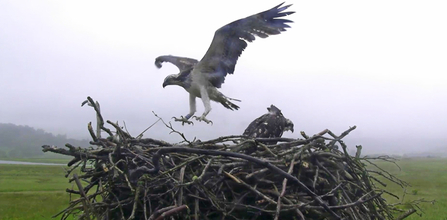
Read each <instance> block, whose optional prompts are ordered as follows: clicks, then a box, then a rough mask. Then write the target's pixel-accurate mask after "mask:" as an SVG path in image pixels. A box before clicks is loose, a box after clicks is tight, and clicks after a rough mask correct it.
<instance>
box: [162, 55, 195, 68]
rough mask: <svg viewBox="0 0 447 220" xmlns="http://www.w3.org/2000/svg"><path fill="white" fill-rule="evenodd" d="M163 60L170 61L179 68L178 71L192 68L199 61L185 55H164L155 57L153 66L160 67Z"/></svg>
mask: <svg viewBox="0 0 447 220" xmlns="http://www.w3.org/2000/svg"><path fill="white" fill-rule="evenodd" d="M164 62H169V63H172V64H174V65H175V66H176V67H177V68H178V69H179V70H180V72H184V71H185V70H189V69H192V68H193V67H194V65H196V64H197V63H198V62H199V61H198V60H196V59H192V58H187V57H177V56H172V55H165V56H159V57H157V58H156V59H155V66H156V67H157V68H161V67H162V63H164Z"/></svg>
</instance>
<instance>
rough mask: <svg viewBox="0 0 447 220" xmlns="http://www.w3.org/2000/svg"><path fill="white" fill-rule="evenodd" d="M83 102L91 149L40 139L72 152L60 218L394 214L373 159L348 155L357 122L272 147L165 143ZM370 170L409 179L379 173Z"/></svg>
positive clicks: (228, 140)
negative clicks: (92, 118) (94, 122)
mask: <svg viewBox="0 0 447 220" xmlns="http://www.w3.org/2000/svg"><path fill="white" fill-rule="evenodd" d="M88 103H89V105H91V106H92V107H94V109H95V110H96V112H97V115H98V117H97V118H98V130H102V131H105V132H106V133H107V134H109V137H107V138H101V137H100V133H101V132H98V131H97V132H96V133H95V132H93V129H92V127H91V125H89V131H90V134H91V135H92V139H93V141H92V142H91V145H92V147H90V148H88V149H87V148H79V147H78V148H77V147H74V146H71V145H69V144H67V145H66V147H67V148H68V150H66V149H62V148H57V147H55V146H48V145H45V146H43V151H50V152H54V153H59V154H64V155H70V156H73V157H74V158H73V160H72V161H70V162H69V163H68V165H69V166H70V169H68V170H67V175H66V176H67V177H68V176H70V174H71V173H72V172H73V171H74V170H75V169H76V168H78V167H81V168H80V172H81V174H80V175H79V176H78V175H76V174H74V175H72V176H71V177H70V179H69V180H70V181H74V182H76V184H77V186H78V190H72V189H67V191H68V192H69V193H72V194H79V195H80V198H79V199H75V200H72V201H71V202H70V205H69V207H67V208H66V209H65V210H63V211H62V212H61V213H59V214H61V215H62V216H61V218H62V219H66V218H67V217H68V216H69V215H78V216H79V217H80V219H156V220H161V219H165V218H167V217H172V218H173V219H275V220H276V219H286V220H287V219H367V220H369V219H371V220H372V219H394V217H393V215H392V209H391V207H390V205H388V204H387V203H386V201H385V200H384V199H383V198H382V197H381V196H382V194H383V193H386V192H385V191H383V190H381V189H379V187H376V184H377V183H378V184H382V183H381V181H380V180H378V179H377V178H376V177H374V176H372V175H371V172H370V171H368V170H367V169H366V163H372V158H361V157H360V154H359V153H358V155H357V156H356V157H352V156H350V155H349V154H348V152H347V150H346V149H347V146H346V145H345V143H344V142H343V141H342V138H343V137H345V136H346V135H348V134H349V133H350V132H351V131H352V130H354V129H355V128H356V127H355V126H353V127H351V128H349V129H348V130H346V131H345V132H343V133H342V134H341V135H339V136H337V135H335V134H334V133H332V132H331V131H330V130H327V129H326V130H324V131H322V132H320V133H318V134H315V135H314V136H312V137H309V136H307V135H306V134H305V133H303V132H302V133H301V134H302V136H303V138H302V139H288V138H276V139H275V140H276V141H278V142H279V143H278V144H275V145H265V144H263V143H265V142H262V141H265V139H261V138H254V139H253V138H248V137H244V136H225V137H219V138H216V139H213V140H209V141H203V142H202V141H192V142H190V141H187V142H185V143H180V144H171V143H167V142H165V141H162V140H155V139H151V138H141V136H142V135H139V136H138V137H137V138H133V137H132V136H131V135H130V134H128V133H127V132H125V131H124V130H122V129H121V128H120V127H119V126H118V125H116V124H115V123H112V122H110V121H107V123H108V124H110V125H111V126H113V127H114V129H115V130H116V131H115V132H111V130H110V129H107V128H105V127H104V122H103V121H102V116H100V115H101V114H100V111H99V106H96V105H97V103H94V102H93V100H91V99H89V100H88ZM166 125H167V126H168V127H170V128H171V129H172V130H173V131H175V130H174V129H173V128H172V126H170V125H168V124H166ZM179 134H180V133H179ZM268 140H273V139H268ZM337 143H338V144H340V145H341V150H338V148H337V146H336V144H337ZM359 150H360V147H359V148H358V152H359ZM376 159H377V158H376ZM379 159H380V158H379ZM379 171H380V170H379ZM375 174H377V175H380V176H383V177H384V178H387V179H390V180H392V181H393V182H394V183H396V184H399V185H401V186H402V187H405V186H406V183H405V182H403V181H401V180H399V179H397V178H395V177H393V176H392V175H390V174H389V173H387V172H386V171H381V172H375ZM81 180H83V181H85V182H86V183H87V184H84V185H83V184H82V183H81ZM403 211H408V210H403ZM409 211H411V210H409ZM409 211H408V213H409Z"/></svg>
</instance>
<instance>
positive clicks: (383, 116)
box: [0, 1, 447, 154]
mask: <svg viewBox="0 0 447 220" xmlns="http://www.w3.org/2000/svg"><path fill="white" fill-rule="evenodd" d="M279 3H280V2H272V1H244V2H243V3H241V2H240V1H222V2H212V3H211V2H208V1H188V2H184V1H169V2H145V1H136V2H131V3H130V2H126V3H124V2H119V1H93V2H92V1H76V2H54V1H36V2H26V4H24V2H21V1H1V2H0V51H1V52H0V87H1V88H2V92H1V93H0V102H1V103H2V105H1V106H0V122H1V123H14V124H18V125H28V126H31V127H35V128H41V129H44V130H45V131H48V132H52V133H54V134H63V135H67V136H68V137H71V138H78V139H87V138H89V134H88V131H87V124H88V122H90V121H92V122H95V120H96V119H95V113H94V111H93V109H92V108H91V107H88V106H84V107H81V103H82V102H83V101H84V100H85V99H86V97H87V96H91V97H92V98H93V99H94V100H96V101H99V103H100V104H101V109H102V113H103V117H104V118H105V119H106V120H111V121H113V122H118V123H119V124H120V125H122V126H124V123H125V126H126V129H127V130H128V131H129V132H130V133H131V135H133V136H137V135H138V134H139V133H140V132H142V131H143V130H144V129H145V128H147V127H148V126H150V125H151V124H152V123H154V122H156V121H157V120H158V118H157V117H156V116H155V115H154V113H155V114H157V115H158V116H159V117H161V118H162V119H163V120H164V121H165V122H166V123H169V122H172V125H173V127H174V128H175V129H176V130H178V131H180V132H182V133H184V134H185V136H186V137H187V138H188V139H190V140H192V139H194V138H197V139H201V140H207V139H212V138H217V137H219V136H223V135H233V134H241V133H242V132H243V131H244V129H245V128H246V126H248V124H249V123H250V122H251V121H252V120H254V119H255V118H257V117H259V116H260V115H262V114H264V113H266V112H267V110H266V108H267V107H268V106H270V105H271V104H274V105H276V106H277V107H279V108H280V109H281V110H282V112H283V114H284V115H285V117H287V118H289V119H290V120H292V121H293V122H294V124H295V133H290V132H287V133H285V134H284V137H291V138H300V137H301V135H300V132H299V131H304V132H306V134H308V135H313V134H315V133H318V132H320V131H322V130H324V129H326V128H327V129H330V130H331V131H333V132H334V133H335V134H340V133H341V132H343V131H345V130H347V129H348V128H349V127H350V126H354V125H356V126H357V129H356V130H354V131H353V132H352V133H351V134H350V135H349V136H348V137H347V138H346V141H345V142H346V143H347V145H348V146H349V147H351V148H354V149H355V145H360V144H361V145H363V147H364V151H363V152H365V153H386V154H404V153H409V152H423V151H437V150H439V149H445V148H447V137H446V133H447V115H446V114H447V65H446V64H445V61H446V60H447V54H446V52H445V51H447V42H446V41H445V39H447V30H446V29H445V25H446V23H445V21H447V15H446V14H445V11H444V10H443V9H445V8H446V4H447V3H445V2H443V1H430V2H424V3H421V2H411V1H410V2H409V1H393V2H389V1H374V2H357V1H337V2H332V1H318V2H296V1H290V2H286V4H287V3H289V4H293V6H291V7H290V10H292V11H296V13H295V14H293V15H290V16H288V17H287V19H291V20H293V21H294V23H292V24H291V26H292V28H290V29H288V30H287V31H286V32H283V33H282V34H280V35H277V36H271V37H268V38H266V39H260V38H257V39H256V40H255V41H254V42H252V43H249V45H248V47H247V48H246V50H245V51H244V52H243V53H242V55H241V57H240V58H239V60H238V64H237V65H236V70H235V73H234V74H233V75H229V76H227V77H226V79H225V84H223V85H222V88H221V89H220V91H221V92H222V93H223V94H225V95H226V96H229V97H232V98H237V99H240V100H242V102H240V103H238V105H239V106H240V107H241V108H240V109H239V110H238V111H230V110H228V109H225V108H224V107H223V106H221V105H220V104H219V103H214V102H213V103H212V108H213V109H212V111H211V113H210V114H209V115H208V118H209V119H210V120H212V121H213V123H214V124H213V125H208V124H205V123H200V122H195V123H194V125H193V126H191V125H188V126H187V125H185V126H181V124H180V123H177V122H173V120H172V119H171V117H174V116H175V117H179V116H181V115H185V114H187V113H188V111H189V104H188V93H187V92H185V91H184V89H183V88H181V87H175V86H168V87H166V88H162V83H163V79H164V78H165V77H166V76H167V75H168V74H175V73H177V72H178V70H177V68H176V67H175V66H173V65H169V64H166V65H164V66H163V68H161V69H157V68H156V67H155V65H154V61H155V58H156V57H157V56H160V55H168V54H172V55H177V56H186V57H191V58H195V59H200V58H201V57H202V56H203V55H204V54H205V52H206V50H207V48H208V46H209V44H210V43H211V40H212V37H213V34H214V31H215V30H217V29H218V28H220V27H221V26H223V25H225V24H227V23H230V22H232V21H234V20H237V19H240V18H244V17H247V16H249V15H252V14H255V13H258V12H261V11H264V10H267V9H270V8H271V7H273V6H275V5H276V4H279ZM216 9H218V10H216ZM197 107H198V109H197V110H198V111H197V113H196V114H197V115H200V114H202V112H203V110H204V108H203V105H202V102H201V100H200V99H199V100H197ZM170 131H171V130H170V129H169V128H167V127H166V126H165V125H164V124H163V123H161V122H158V123H157V124H155V125H154V126H153V127H152V128H151V129H149V130H148V131H147V132H146V133H145V137H151V138H156V139H163V140H165V141H169V142H178V141H181V140H182V139H181V137H180V136H179V135H176V134H171V133H170Z"/></svg>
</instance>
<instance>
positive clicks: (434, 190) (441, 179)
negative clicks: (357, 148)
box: [0, 159, 447, 220]
mask: <svg viewBox="0 0 447 220" xmlns="http://www.w3.org/2000/svg"><path fill="white" fill-rule="evenodd" d="M378 164H379V165H380V166H381V167H382V168H384V169H385V170H387V171H389V172H391V173H392V174H395V175H396V176H397V177H399V178H401V179H402V180H404V181H407V182H408V183H410V184H411V185H412V186H411V187H409V188H407V192H408V193H410V194H409V195H406V196H405V200H406V201H409V200H415V199H421V198H424V199H426V200H436V203H435V204H434V205H432V204H430V203H422V204H421V205H420V206H421V208H422V209H423V211H424V212H423V213H422V218H421V217H419V216H418V215H416V214H413V215H412V216H410V217H409V218H407V219H406V220H424V219H430V220H431V219H434V220H447V186H446V184H447V159H404V160H401V161H399V162H398V164H399V165H400V166H401V168H402V170H401V171H399V169H398V168H397V167H396V166H394V165H392V164H390V163H383V162H380V163H378ZM63 167H65V166H41V165H39V166H32V165H0V219H1V220H34V219H37V220H44V219H50V218H51V216H53V215H54V214H56V213H58V212H59V211H61V210H63V209H65V208H66V207H67V206H68V202H69V196H68V193H66V192H65V189H66V188H72V184H71V183H68V179H67V178H65V177H64V175H65V173H64V170H63ZM384 189H386V190H388V191H390V192H392V193H394V194H397V195H399V196H402V193H403V191H402V189H401V188H400V187H399V186H397V185H395V184H392V183H389V182H388V185H387V187H385V188H384ZM412 193H413V194H415V195H412ZM385 198H387V199H388V201H389V202H397V201H398V200H396V199H394V198H392V197H390V196H385Z"/></svg>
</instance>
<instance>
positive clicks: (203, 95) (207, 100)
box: [194, 87, 213, 124]
mask: <svg viewBox="0 0 447 220" xmlns="http://www.w3.org/2000/svg"><path fill="white" fill-rule="evenodd" d="M200 96H201V98H202V102H203V105H204V106H205V112H203V114H202V116H200V117H195V116H194V118H195V119H196V120H197V121H204V122H206V123H207V124H209V123H211V124H213V122H212V121H211V120H208V119H207V118H206V116H207V115H208V113H210V111H211V101H210V97H209V96H208V92H207V91H206V88H205V87H201V88H200Z"/></svg>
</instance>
